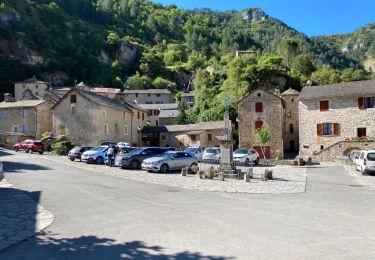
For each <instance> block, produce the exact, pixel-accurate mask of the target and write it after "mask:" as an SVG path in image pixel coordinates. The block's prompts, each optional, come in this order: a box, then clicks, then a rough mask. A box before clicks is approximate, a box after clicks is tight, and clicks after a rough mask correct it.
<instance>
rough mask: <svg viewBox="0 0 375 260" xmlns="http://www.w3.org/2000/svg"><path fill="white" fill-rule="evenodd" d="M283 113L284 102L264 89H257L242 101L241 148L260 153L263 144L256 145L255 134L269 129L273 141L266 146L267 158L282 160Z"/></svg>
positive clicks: (239, 122) (240, 112) (240, 121)
mask: <svg viewBox="0 0 375 260" xmlns="http://www.w3.org/2000/svg"><path fill="white" fill-rule="evenodd" d="M283 112H284V104H283V100H282V99H281V98H280V97H279V96H276V95H273V94H270V93H268V92H267V91H265V90H263V89H257V90H256V91H254V92H252V93H250V94H248V95H247V96H246V97H244V98H243V99H242V100H240V101H239V102H238V133H239V147H241V148H255V149H257V150H258V152H259V151H260V150H259V147H260V146H261V144H257V143H256V141H255V133H256V130H257V129H259V128H262V127H267V128H269V129H270V131H271V139H270V141H269V142H268V144H267V146H266V157H267V158H270V157H271V158H275V157H276V156H278V157H281V158H282V157H283V150H284V148H283V128H284V114H283ZM259 154H260V155H261V153H259ZM261 156H262V155H261Z"/></svg>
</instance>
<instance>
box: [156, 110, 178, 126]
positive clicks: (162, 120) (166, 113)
mask: <svg viewBox="0 0 375 260" xmlns="http://www.w3.org/2000/svg"><path fill="white" fill-rule="evenodd" d="M179 114H180V111H178V110H177V109H175V110H162V111H160V114H159V124H160V125H174V124H176V117H177V116H178V115H179Z"/></svg>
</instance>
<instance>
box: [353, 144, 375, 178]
mask: <svg viewBox="0 0 375 260" xmlns="http://www.w3.org/2000/svg"><path fill="white" fill-rule="evenodd" d="M355 167H356V169H357V170H358V171H361V172H362V174H365V173H375V150H363V151H361V153H360V154H359V156H357V158H356V160H355Z"/></svg>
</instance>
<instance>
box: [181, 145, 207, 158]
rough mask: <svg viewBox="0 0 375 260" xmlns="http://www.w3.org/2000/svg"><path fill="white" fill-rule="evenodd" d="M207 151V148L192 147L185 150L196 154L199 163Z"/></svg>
mask: <svg viewBox="0 0 375 260" xmlns="http://www.w3.org/2000/svg"><path fill="white" fill-rule="evenodd" d="M205 149H206V147H205V146H191V147H188V148H186V149H185V150H184V152H187V153H191V154H194V155H195V157H197V159H198V161H200V160H202V156H203V153H204V150H205Z"/></svg>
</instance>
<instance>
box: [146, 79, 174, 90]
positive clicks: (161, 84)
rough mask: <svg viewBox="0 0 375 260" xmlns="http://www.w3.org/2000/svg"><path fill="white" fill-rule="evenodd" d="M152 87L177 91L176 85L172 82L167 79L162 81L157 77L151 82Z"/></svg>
mask: <svg viewBox="0 0 375 260" xmlns="http://www.w3.org/2000/svg"><path fill="white" fill-rule="evenodd" d="M152 85H153V86H154V88H159V89H169V90H170V91H172V92H176V91H177V85H176V83H174V82H172V81H170V80H167V79H163V78H161V77H157V78H156V79H155V80H154V81H153V82H152Z"/></svg>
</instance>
